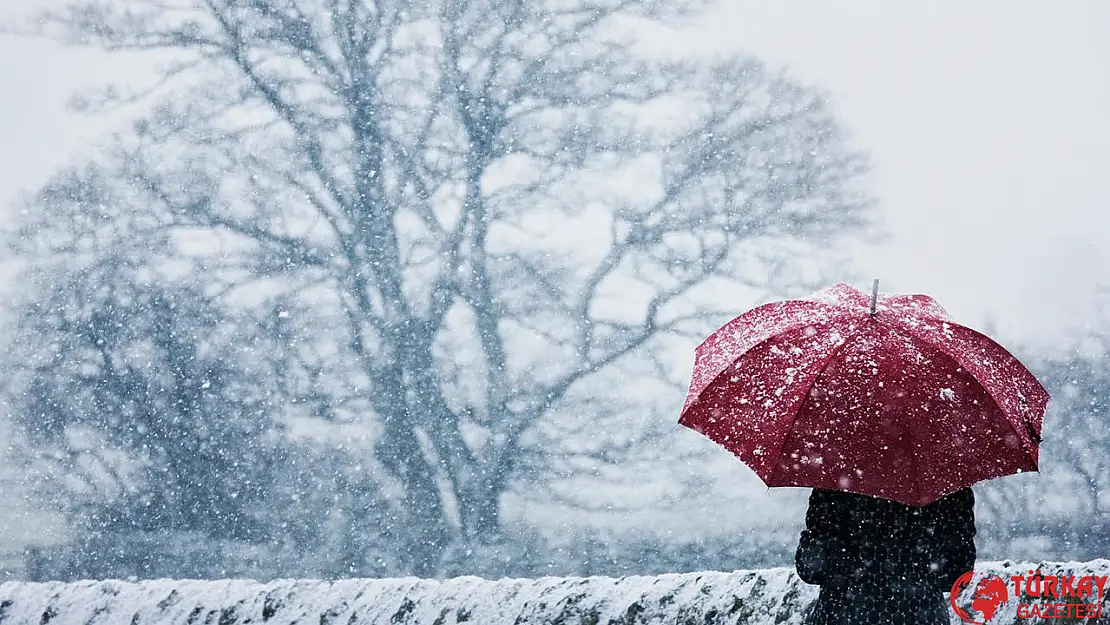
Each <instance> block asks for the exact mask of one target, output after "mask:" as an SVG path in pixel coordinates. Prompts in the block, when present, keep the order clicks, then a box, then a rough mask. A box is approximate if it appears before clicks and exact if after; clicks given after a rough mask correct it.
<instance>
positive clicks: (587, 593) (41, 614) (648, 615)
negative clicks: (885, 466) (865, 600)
mask: <svg viewBox="0 0 1110 625" xmlns="http://www.w3.org/2000/svg"><path fill="white" fill-rule="evenodd" d="M976 570H977V571H980V572H982V573H984V574H996V575H999V576H1001V577H1003V579H1006V580H1008V579H1009V577H1010V576H1011V575H1025V574H1026V573H1027V571H1031V570H1037V571H1038V572H1039V573H1040V574H1042V575H1075V576H1082V575H1092V574H1094V575H1110V560H1095V561H1093V562H1087V563H1042V564H1039V565H1035V564H1032V563H1028V562H1016V563H1015V562H1009V561H1006V562H1000V563H999V562H994V563H983V564H981V565H979V566H977V567H976ZM817 590H818V589H817V588H816V587H814V586H809V585H807V584H803V583H801V582H800V581H799V580H798V578H797V576H796V575H795V574H794V572H793V570H791V569H785V568H779V569H766V570H759V571H736V572H734V573H686V574H676V575H660V576H657V577H624V578H606V577H591V578H543V579H535V580H500V581H487V580H483V579H478V578H474V577H464V578H457V579H449V580H445V581H433V580H421V579H383V580H368V579H351V580H340V581H330V582H328V581H309V580H285V581H274V582H269V583H258V582H252V581H245V580H219V581H179V580H153V581H140V582H122V581H101V582H94V581H90V582H75V583H41V584H35V583H23V582H8V583H5V584H0V624H3V625H15V624H20V625H22V624H23V623H28V624H34V625H71V624H72V625H97V624H109V623H112V624H114V623H119V624H120V625H147V624H159V625H162V624H166V625H168V624H182V625H184V624H189V625H202V624H204V625H209V624H210V625H240V624H246V623H270V624H274V625H279V624H292V623H303V624H312V625H316V624H319V625H329V624H337V625H356V624H380V625H406V624H420V625H453V624H458V623H466V624H469V625H525V624H537V625H539V624H544V625H633V624H638V623H644V624H648V623H652V624H656V623H658V624H678V625H687V624H689V625H695V624H696V625H712V624H725V623H728V624H753V625H754V624H757V625H786V624H791V625H792V624H797V623H800V622H801V618H802V613H803V610H804V608H805V606H806V605H807V604H808V603H809V602H810V601H812V600H813V599H814V598H815V597H816V596H817ZM960 603H962V604H963V605H965V606H966V605H968V604H969V603H970V596H969V595H968V593H966V592H965V593H964V595H963V596H961V598H960ZM1016 603H1017V601H1016V600H1011V601H1010V602H1009V603H1008V604H1007V605H1005V606H1003V608H1002V610H1001V611H1000V612H999V614H998V618H997V620H993V621H991V624H992V625H995V624H996V623H1004V624H1007V625H1009V624H1011V623H1016V622H1017V621H1016ZM1103 614H1104V616H1103V618H1101V619H1099V620H1098V621H1090V622H1091V623H1110V602H1108V605H1105V606H1104V608H1103ZM952 622H953V623H960V622H961V621H960V620H959V619H958V618H957V617H956V616H955V615H954V614H953V616H952ZM1023 622H1026V623H1028V622H1035V621H1023ZM1053 622H1059V621H1055V620H1054V621H1053ZM1069 622H1070V621H1069Z"/></svg>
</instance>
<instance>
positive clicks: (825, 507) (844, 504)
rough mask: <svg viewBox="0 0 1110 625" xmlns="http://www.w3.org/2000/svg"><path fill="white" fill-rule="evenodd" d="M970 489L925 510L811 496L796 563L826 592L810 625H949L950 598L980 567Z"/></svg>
mask: <svg viewBox="0 0 1110 625" xmlns="http://www.w3.org/2000/svg"><path fill="white" fill-rule="evenodd" d="M974 506H975V496H974V495H973V494H972V492H971V489H970V488H965V489H963V490H959V491H956V492H955V493H952V494H950V495H947V496H945V497H941V498H940V499H938V500H936V501H934V502H933V503H931V504H929V505H927V506H923V507H920V508H918V507H913V506H907V505H904V504H901V503H898V502H895V501H890V500H887V499H881V498H878V497H869V496H866V495H857V494H853V493H844V492H839V491H832V490H823V489H814V490H813V493H812V494H811V495H810V498H809V510H808V511H807V512H806V528H805V529H804V530H803V531H802V535H801V539H800V540H799V542H798V551H797V554H796V556H795V565H796V566H797V569H798V576H799V577H801V578H802V581H804V582H806V583H807V584H816V585H819V586H821V594H820V596H819V597H818V598H817V601H815V602H814V603H813V604H812V606H811V607H810V611H809V613H808V614H807V615H806V618H805V623H807V625H855V624H857V623H867V624H868V625H877V624H884V625H885V624H891V625H897V624H900V623H906V624H913V625H930V624H936V625H942V624H943V625H947V623H948V622H949V617H948V611H949V608H948V604H947V602H946V601H945V599H944V595H943V594H942V593H945V592H948V591H950V590H951V588H952V584H954V583H955V582H956V580H957V579H959V578H960V576H961V575H963V574H964V573H966V572H967V571H970V570H971V568H972V567H973V566H974V565H975V512H974Z"/></svg>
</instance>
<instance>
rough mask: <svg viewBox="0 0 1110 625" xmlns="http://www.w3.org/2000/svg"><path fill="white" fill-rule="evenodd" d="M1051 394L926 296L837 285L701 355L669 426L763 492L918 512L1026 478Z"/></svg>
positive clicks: (734, 327) (768, 314)
mask: <svg viewBox="0 0 1110 625" xmlns="http://www.w3.org/2000/svg"><path fill="white" fill-rule="evenodd" d="M1047 403H1048V392H1047V391H1045V389H1044V387H1043V386H1042V385H1041V383H1040V382H1038V381H1037V379H1036V378H1035V377H1034V376H1033V374H1032V373H1030V372H1029V370H1028V369H1026V368H1025V366H1024V365H1022V364H1021V362H1019V361H1018V359H1017V358H1015V357H1014V356H1013V355H1012V354H1010V353H1009V352H1008V351H1006V350H1005V349H1004V348H1003V347H1002V346H1000V345H999V344H998V343H996V342H994V341H993V340H991V339H990V338H988V337H987V336H984V335H983V334H980V333H979V332H976V331H974V330H971V329H970V328H967V327H964V326H962V325H959V324H957V323H954V322H952V321H950V320H949V319H948V315H947V313H945V311H944V309H943V308H941V307H940V305H939V304H937V303H936V301H934V300H933V299H932V298H931V297H928V296H925V295H885V294H878V292H877V284H876V291H875V293H873V294H872V297H871V298H868V296H867V294H865V293H862V292H860V291H858V290H856V289H854V288H852V287H850V286H848V285H846V284H835V285H833V286H831V287H829V288H827V289H824V290H823V291H820V292H818V293H817V294H815V295H814V296H812V297H810V298H806V299H793V300H786V301H781V302H774V303H770V304H765V305H763V306H760V307H758V308H755V309H753V310H750V311H748V312H746V313H744V314H743V315H740V316H739V317H737V318H736V319H733V320H732V321H731V322H729V323H728V324H726V325H725V326H724V327H722V328H721V329H719V330H717V331H716V332H715V333H713V335H712V336H710V337H709V338H708V339H706V340H705V342H703V343H702V344H701V345H700V346H699V347H698V349H697V353H696V356H695V360H694V372H693V377H692V380H691V382H690V391H689V393H688V395H687V396H686V402H685V405H684V406H683V408H682V416H681V418H680V419H679V423H681V424H682V425H685V426H686V427H689V428H691V429H694V430H696V431H698V432H700V433H702V434H703V435H705V436H706V437H708V438H710V439H711V440H713V441H715V442H717V443H719V444H720V445H722V446H724V447H725V448H726V449H728V450H729V451H731V452H732V453H734V454H735V455H736V456H738V457H739V458H740V459H741V460H742V461H743V462H744V463H745V464H747V465H748V466H749V467H751V468H752V469H753V470H754V471H755V472H756V474H758V475H759V477H760V478H762V479H763V481H764V482H765V483H766V484H767V485H768V486H806V487H815V488H828V489H835V490H842V491H849V492H854V493H860V494H867V495H874V496H878V497H883V498H886V499H892V500H895V501H900V502H902V503H905V504H909V505H915V506H922V505H926V504H928V503H930V502H932V501H934V500H936V499H938V498H940V497H942V496H943V495H946V494H948V493H951V492H954V491H956V490H959V489H961V488H964V487H967V486H971V485H972V484H974V483H976V482H979V481H981V480H986V479H990V478H994V477H1000V476H1004V475H1011V474H1014V473H1020V472H1024V471H1036V470H1037V461H1038V452H1039V448H1038V446H1039V443H1040V434H1041V423H1042V420H1043V418H1044V411H1045V407H1046V405H1047Z"/></svg>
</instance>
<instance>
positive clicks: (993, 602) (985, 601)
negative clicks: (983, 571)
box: [949, 571, 1010, 625]
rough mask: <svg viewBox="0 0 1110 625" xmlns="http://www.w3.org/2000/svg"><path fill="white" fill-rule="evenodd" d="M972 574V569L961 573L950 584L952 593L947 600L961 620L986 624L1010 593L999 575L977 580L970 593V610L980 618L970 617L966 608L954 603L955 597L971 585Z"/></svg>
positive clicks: (976, 624)
mask: <svg viewBox="0 0 1110 625" xmlns="http://www.w3.org/2000/svg"><path fill="white" fill-rule="evenodd" d="M973 574H974V571H968V572H967V573H964V574H963V575H961V576H960V578H959V579H957V580H956V583H955V584H952V594H951V595H949V601H950V602H951V604H952V610H953V611H954V612H955V613H956V616H959V617H960V618H961V619H962V620H964V621H966V622H968V623H973V624H974V625H986V624H987V623H988V622H990V620H991V619H992V618H994V615H995V614H997V613H998V608H1000V607H1002V604H1003V603H1006V602H1007V601H1009V600H1010V593H1009V591H1008V590H1007V589H1006V582H1004V581H1002V578H1001V577H997V576H993V575H992V576H989V577H984V578H983V579H981V580H979V583H978V584H976V585H975V589H974V590H973V591H972V593H971V611H972V612H975V613H977V614H978V615H979V616H980V618H981V619H982V620H976V619H974V618H972V616H971V614H969V613H968V611H967V610H965V609H963V608H961V607H960V606H959V605H956V597H958V596H959V595H960V594H961V593H962V592H963V591H964V590H965V589H967V587H968V586H970V585H971V582H972V576H973Z"/></svg>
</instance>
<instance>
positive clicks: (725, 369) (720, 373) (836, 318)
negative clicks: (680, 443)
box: [679, 302, 852, 423]
mask: <svg viewBox="0 0 1110 625" xmlns="http://www.w3.org/2000/svg"><path fill="white" fill-rule="evenodd" d="M816 303H820V302H816ZM846 317H848V318H850V317H852V315H851V313H847V312H846V313H843V314H839V315H836V316H834V317H829V318H828V319H827V320H825V321H822V322H821V323H830V322H833V321H840V320H841V319H843V318H846ZM807 325H814V324H813V322H812V321H805V322H801V323H799V324H798V325H795V326H790V327H788V328H786V329H785V330H782V331H781V332H775V333H774V334H772V335H770V336H768V337H766V338H762V339H760V340H759V341H757V342H755V343H753V344H752V346H751V347H749V348H748V349H746V350H745V351H744V353H743V354H740V355H739V356H737V357H735V358H733V359H732V360H730V361H729V365H728V366H726V367H723V368H722V369H721V370H720V371H718V372H717V375H715V376H713V379H712V380H710V381H709V382H708V383H707V384H706V385H705V386H704V387H703V388H702V390H701V391H699V392H698V397H697V399H696V400H695V401H694V404H692V405H691V406H690V407H689V409H692V408H693V407H694V406H696V405H697V404H698V402H700V401H701V395H702V394H703V393H705V391H706V390H708V389H709V388H710V387H711V386H713V385H714V384H716V383H717V380H720V379H721V376H723V375H724V374H725V373H726V372H728V370H729V368H731V367H732V366H733V365H735V364H736V361H737V360H740V359H741V358H743V357H744V356H746V355H748V354H750V353H751V352H752V351H754V350H756V349H758V348H759V347H761V346H762V345H764V344H766V343H767V342H768V341H771V340H773V339H776V338H778V337H780V336H782V335H783V334H787V333H789V332H793V331H795V330H800V329H801V328H804V327H806V326H807ZM694 366H697V362H696V359H695V363H694ZM806 392H807V393H808V392H809V389H806ZM685 415H686V410H683V411H682V414H681V415H679V423H681V422H682V418H683V417H684V416H685Z"/></svg>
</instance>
